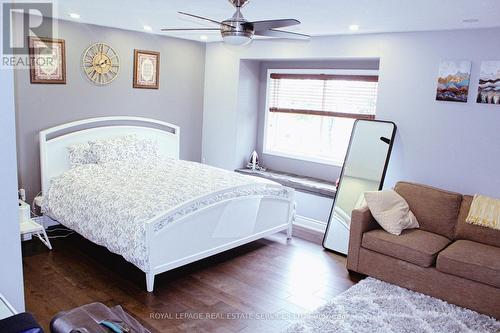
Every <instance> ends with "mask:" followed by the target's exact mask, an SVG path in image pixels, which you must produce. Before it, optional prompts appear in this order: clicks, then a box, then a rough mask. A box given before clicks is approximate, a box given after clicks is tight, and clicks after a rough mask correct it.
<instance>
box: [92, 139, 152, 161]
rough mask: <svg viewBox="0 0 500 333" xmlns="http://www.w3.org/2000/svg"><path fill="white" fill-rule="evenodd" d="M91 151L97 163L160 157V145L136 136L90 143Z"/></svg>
mask: <svg viewBox="0 0 500 333" xmlns="http://www.w3.org/2000/svg"><path fill="white" fill-rule="evenodd" d="M90 150H91V153H92V156H93V157H94V158H95V161H96V163H107V162H113V161H125V160H134V159H144V158H149V157H157V156H158V144H157V143H156V142H155V141H153V140H149V139H139V138H138V137H137V136H136V135H126V136H119V137H115V138H110V139H103V140H95V141H90Z"/></svg>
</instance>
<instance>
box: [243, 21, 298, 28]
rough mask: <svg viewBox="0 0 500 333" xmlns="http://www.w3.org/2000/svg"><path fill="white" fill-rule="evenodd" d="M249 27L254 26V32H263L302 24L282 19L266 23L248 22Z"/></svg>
mask: <svg viewBox="0 0 500 333" xmlns="http://www.w3.org/2000/svg"><path fill="white" fill-rule="evenodd" d="M247 24H248V25H250V24H251V25H252V26H253V29H254V31H263V30H269V29H275V28H284V27H289V26H292V25H297V24H300V21H299V20H296V19H281V20H266V21H255V22H248V23H247Z"/></svg>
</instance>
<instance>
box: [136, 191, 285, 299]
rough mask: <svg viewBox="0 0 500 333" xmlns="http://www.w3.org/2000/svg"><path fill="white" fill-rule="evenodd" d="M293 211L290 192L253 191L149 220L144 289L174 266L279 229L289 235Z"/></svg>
mask: <svg viewBox="0 0 500 333" xmlns="http://www.w3.org/2000/svg"><path fill="white" fill-rule="evenodd" d="M294 214H295V207H294V200H293V196H292V198H288V199H285V198H278V197H272V196H269V197H268V196H263V195H254V196H245V197H239V198H233V199H228V200H224V201H220V202H217V203H214V204H212V205H210V206H207V207H204V208H202V209H199V210H196V211H194V212H192V213H190V214H187V215H184V216H183V217H181V218H179V219H175V220H174V221H173V222H168V221H164V220H163V221H162V220H161V219H158V220H156V221H150V222H148V224H147V225H146V244H147V246H148V255H149V263H150V272H149V273H147V274H146V282H147V290H148V291H149V292H151V291H153V285H154V277H155V275H157V274H160V273H163V272H166V271H168V270H171V269H174V268H176V267H180V266H183V265H186V264H189V263H192V262H194V261H197V260H200V259H203V258H206V257H209V256H211V255H214V254H217V253H220V252H223V251H226V250H228V249H231V248H234V247H237V246H240V245H243V244H245V243H249V242H252V241H254V240H257V239H259V238H262V237H265V236H268V235H271V234H273V233H276V232H279V231H282V230H287V236H288V237H291V228H292V222H293V218H294Z"/></svg>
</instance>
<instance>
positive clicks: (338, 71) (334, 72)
mask: <svg viewBox="0 0 500 333" xmlns="http://www.w3.org/2000/svg"><path fill="white" fill-rule="evenodd" d="M272 73H276V74H331V75H353V76H355V75H377V76H378V75H379V71H378V70H372V69H283V68H280V69H271V68H269V69H268V70H267V76H266V104H265V110H264V139H263V140H262V154H264V155H269V156H278V157H285V158H290V159H294V160H300V161H306V162H313V163H319V164H325V165H332V166H338V167H341V166H342V165H343V164H344V161H331V160H328V159H324V158H317V157H308V156H304V155H301V154H287V153H282V152H279V151H272V150H269V149H267V148H266V147H267V128H268V126H267V125H268V117H269V113H270V112H269V89H270V85H271V74H272ZM377 100H378V99H377ZM376 109H377V108H376V107H375V110H376Z"/></svg>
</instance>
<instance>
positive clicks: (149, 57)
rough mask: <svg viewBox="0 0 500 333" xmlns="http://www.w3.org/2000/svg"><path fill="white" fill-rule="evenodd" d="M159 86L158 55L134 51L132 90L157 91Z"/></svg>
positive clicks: (150, 52) (156, 53)
mask: <svg viewBox="0 0 500 333" xmlns="http://www.w3.org/2000/svg"><path fill="white" fill-rule="evenodd" d="M159 85H160V53H159V52H154V51H143V50H134V83H133V86H134V88H145V89H158V88H159Z"/></svg>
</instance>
